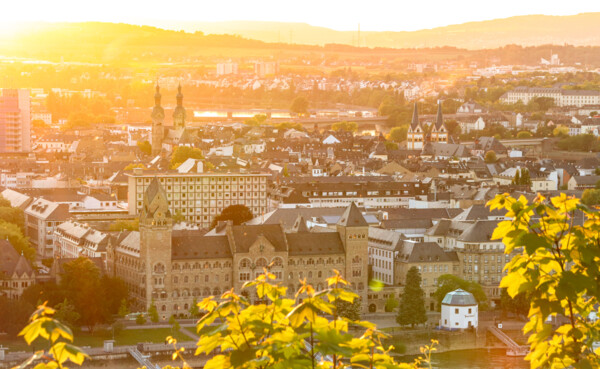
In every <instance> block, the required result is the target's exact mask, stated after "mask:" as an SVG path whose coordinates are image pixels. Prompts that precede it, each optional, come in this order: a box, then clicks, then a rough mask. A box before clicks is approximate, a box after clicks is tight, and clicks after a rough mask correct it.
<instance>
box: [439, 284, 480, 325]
mask: <svg viewBox="0 0 600 369" xmlns="http://www.w3.org/2000/svg"><path fill="white" fill-rule="evenodd" d="M478 317H479V312H478V305H477V300H475V297H473V295H472V294H471V293H470V292H467V291H465V290H462V289H460V288H459V289H457V290H455V291H452V292H448V293H447V294H446V296H444V299H443V300H442V317H441V319H440V327H441V328H442V329H467V328H471V327H473V328H477V324H478V320H479V319H478Z"/></svg>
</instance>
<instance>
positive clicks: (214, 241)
mask: <svg viewBox="0 0 600 369" xmlns="http://www.w3.org/2000/svg"><path fill="white" fill-rule="evenodd" d="M171 256H172V258H173V260H182V259H221V258H231V257H232V255H231V248H230V247H229V241H228V239H227V236H223V235H217V236H205V235H204V234H202V233H200V232H197V231H178V232H173V237H172V250H171Z"/></svg>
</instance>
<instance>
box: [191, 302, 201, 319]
mask: <svg viewBox="0 0 600 369" xmlns="http://www.w3.org/2000/svg"><path fill="white" fill-rule="evenodd" d="M189 313H190V316H191V317H192V318H198V317H199V316H200V309H199V308H198V299H196V298H195V297H194V301H193V302H192V305H191V306H190V310H189Z"/></svg>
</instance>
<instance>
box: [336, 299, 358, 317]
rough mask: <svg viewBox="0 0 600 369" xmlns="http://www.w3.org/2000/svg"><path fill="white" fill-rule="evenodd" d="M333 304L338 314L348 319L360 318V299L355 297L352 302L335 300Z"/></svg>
mask: <svg viewBox="0 0 600 369" xmlns="http://www.w3.org/2000/svg"><path fill="white" fill-rule="evenodd" d="M334 305H335V309H336V312H337V314H338V316H340V317H343V318H346V319H350V320H360V311H361V309H362V303H361V300H360V299H356V300H354V302H348V301H344V300H336V301H335V302H334Z"/></svg>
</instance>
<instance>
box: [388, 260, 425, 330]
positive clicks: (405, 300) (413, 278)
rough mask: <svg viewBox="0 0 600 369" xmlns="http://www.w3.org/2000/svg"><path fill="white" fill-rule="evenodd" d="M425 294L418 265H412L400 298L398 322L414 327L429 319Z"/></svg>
mask: <svg viewBox="0 0 600 369" xmlns="http://www.w3.org/2000/svg"><path fill="white" fill-rule="evenodd" d="M424 294H425V293H424V292H423V289H422V288H421V273H419V270H418V269H417V267H411V268H410V269H409V270H408V272H407V273H406V283H405V284H404V293H403V294H402V297H401V298H400V308H399V310H398V316H397V317H396V322H397V323H398V324H400V325H410V326H411V327H414V326H415V324H422V323H425V322H426V321H427V312H426V310H425V300H424V298H423V295H424Z"/></svg>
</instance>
